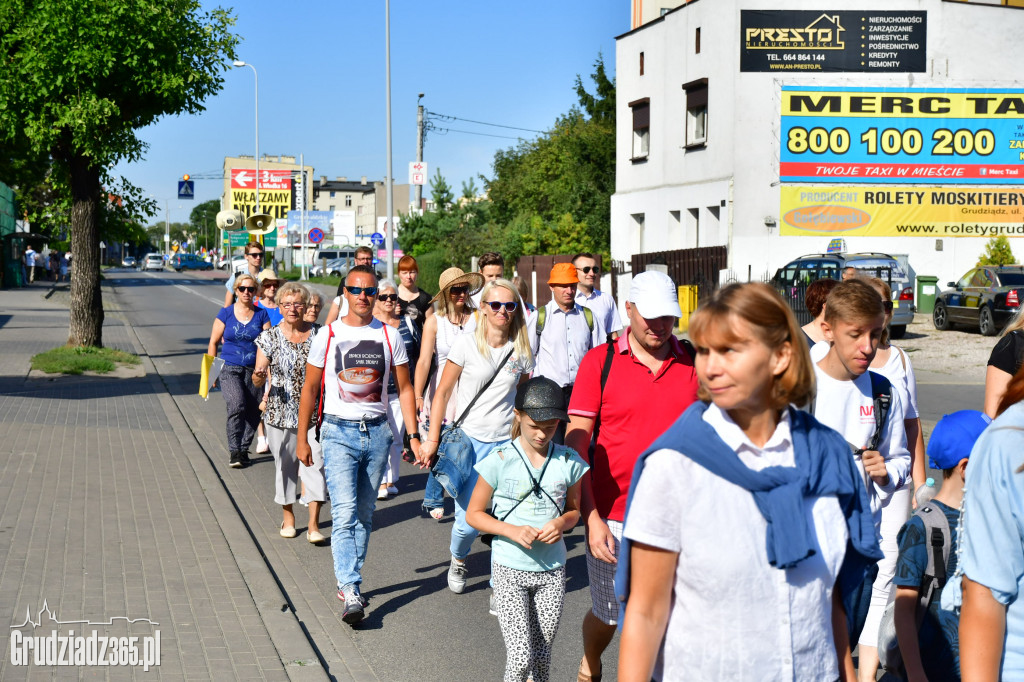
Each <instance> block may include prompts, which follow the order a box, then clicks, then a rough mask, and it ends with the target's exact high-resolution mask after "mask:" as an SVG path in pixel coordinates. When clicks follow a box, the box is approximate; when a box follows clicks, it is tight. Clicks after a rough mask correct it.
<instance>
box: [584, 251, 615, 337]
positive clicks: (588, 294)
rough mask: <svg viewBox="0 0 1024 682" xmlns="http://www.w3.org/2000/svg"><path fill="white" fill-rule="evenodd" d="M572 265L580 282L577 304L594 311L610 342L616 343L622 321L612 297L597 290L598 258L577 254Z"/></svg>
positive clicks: (592, 255) (599, 271)
mask: <svg viewBox="0 0 1024 682" xmlns="http://www.w3.org/2000/svg"><path fill="white" fill-rule="evenodd" d="M572 264H573V265H574V266H575V267H576V275H577V276H578V277H579V280H580V281H579V286H578V287H577V288H576V302H577V303H579V304H580V305H581V306H584V307H586V308H590V309H591V310H593V311H594V315H595V316H596V317H597V319H599V320H600V321H601V324H602V325H603V326H604V330H605V332H606V333H607V334H608V340H609V341H614V340H615V339H617V338H619V332H620V331H622V320H621V319H620V318H619V309H618V307H617V306H616V305H615V299H614V298H612V295H611V294H608V293H605V292H603V291H598V290H597V283H598V282H599V281H601V268H599V267H598V265H597V258H596V257H595V256H594V254H592V253H577V254H576V255H575V256H573V257H572Z"/></svg>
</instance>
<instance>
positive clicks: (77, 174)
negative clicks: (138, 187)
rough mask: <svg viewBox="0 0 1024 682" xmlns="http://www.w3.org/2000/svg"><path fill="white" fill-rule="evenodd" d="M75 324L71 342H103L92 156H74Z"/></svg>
mask: <svg viewBox="0 0 1024 682" xmlns="http://www.w3.org/2000/svg"><path fill="white" fill-rule="evenodd" d="M70 166H71V196H72V204H71V328H70V333H69V336H68V344H69V345H72V346H102V345H103V298H102V294H101V291H100V234H99V225H98V224H97V220H96V212H97V209H98V208H99V205H98V202H99V197H100V181H99V171H97V170H96V169H95V168H93V167H92V165H91V164H90V162H89V159H88V158H86V157H82V156H74V157H73V158H72V159H71V164H70Z"/></svg>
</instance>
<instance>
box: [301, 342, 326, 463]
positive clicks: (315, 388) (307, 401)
mask: <svg viewBox="0 0 1024 682" xmlns="http://www.w3.org/2000/svg"><path fill="white" fill-rule="evenodd" d="M323 374H324V370H323V369H322V368H320V367H317V366H316V365H311V364H309V363H308V362H307V363H306V379H305V381H303V383H302V394H301V397H300V398H299V425H298V426H299V428H298V432H299V433H300V434H306V433H309V427H310V424H312V423H313V414H314V412H315V411H316V409H317V405H318V403H319V399H320V378H321V377H322V376H323ZM295 456H296V457H298V459H299V461H300V462H302V463H303V464H305V465H306V466H312V464H313V452H312V451H311V450H310V448H309V441H308V440H306V439H305V438H298V439H297V442H296V444H295Z"/></svg>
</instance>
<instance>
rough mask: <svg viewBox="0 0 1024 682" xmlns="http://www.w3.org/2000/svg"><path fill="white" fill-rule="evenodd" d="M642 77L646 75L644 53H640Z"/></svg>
mask: <svg viewBox="0 0 1024 682" xmlns="http://www.w3.org/2000/svg"><path fill="white" fill-rule="evenodd" d="M640 75H641V76H642V75H644V53H643V52H641V53H640Z"/></svg>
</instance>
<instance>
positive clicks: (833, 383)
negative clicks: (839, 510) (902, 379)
mask: <svg viewBox="0 0 1024 682" xmlns="http://www.w3.org/2000/svg"><path fill="white" fill-rule="evenodd" d="M814 376H815V378H816V379H817V383H818V394H817V397H816V398H815V409H814V417H815V418H816V419H817V420H818V421H819V422H821V423H822V424H824V425H825V426H829V427H831V428H833V429H835V430H836V431H838V432H839V433H840V435H842V437H843V438H845V439H846V442H848V443H850V444H851V445H853V446H855V447H857V448H862V447H865V446H866V445H867V444H868V443H869V442H870V440H871V436H872V435H874V433H875V403H874V400H873V399H872V396H871V377H870V375H869V373H868V372H865V373H864V374H862V375H860V376H859V377H857V378H856V379H854V380H853V381H840V380H838V379H833V378H832V377H830V376H829V375H828V374H826V373H825V372H824V371H822V369H821V368H820V367H818V365H817V364H815V365H814ZM893 388H894V390H893V391H892V402H891V403H890V406H889V418H888V419H887V420H886V423H885V425H884V426H883V427H882V438H881V440H880V442H879V444H878V451H879V452H880V453H881V454H882V457H884V458H885V469H886V471H888V472H889V484H888V485H885V486H880V485H878V484H877V483H876V482H875V481H874V480H873V479H871V478H870V477H868V476H867V475H866V474H865V473H864V465H863V463H862V462H861V459H860V455H853V458H854V460H855V461H856V462H857V468H858V469H859V470H860V473H861V476H864V484H865V486H867V490H868V498H869V500H870V503H871V511H872V513H873V515H874V517H875V527H876V528H878V527H879V525H880V523H881V509H882V507H883V506H884V504H885V502H886V501H887V500H888V499H889V497H890V496H891V495H892V494H893V493H894V492H896V490H897V489H898V488H901V487H902V486H903V484H904V482H905V481H906V480H907V479H908V478H909V477H910V451H909V450H907V433H906V430H905V429H904V427H903V402H902V399H901V397H900V394H901V391H899V390H896V387H895V386H894V387H893Z"/></svg>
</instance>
